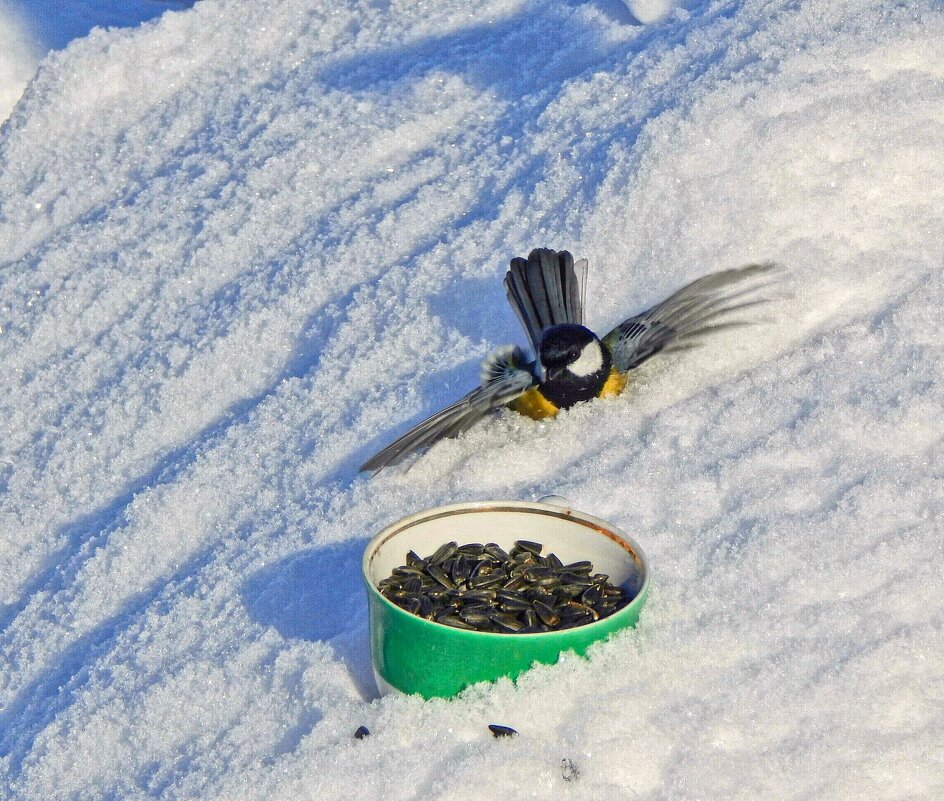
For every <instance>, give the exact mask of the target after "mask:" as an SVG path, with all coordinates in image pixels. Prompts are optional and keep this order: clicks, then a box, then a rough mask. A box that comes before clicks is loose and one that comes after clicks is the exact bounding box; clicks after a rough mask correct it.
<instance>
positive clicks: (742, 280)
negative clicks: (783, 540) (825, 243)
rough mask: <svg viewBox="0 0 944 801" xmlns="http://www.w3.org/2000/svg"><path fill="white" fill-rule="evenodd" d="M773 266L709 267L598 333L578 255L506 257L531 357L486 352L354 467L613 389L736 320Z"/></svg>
mask: <svg viewBox="0 0 944 801" xmlns="http://www.w3.org/2000/svg"><path fill="white" fill-rule="evenodd" d="M772 267H773V265H771V264H750V265H747V266H746V267H740V268H737V269H733V270H722V271H720V272H716V273H710V274H709V275H706V276H703V277H702V278H699V279H697V280H696V281H693V282H692V283H690V284H687V285H686V286H684V287H682V288H681V289H679V290H678V291H677V292H675V293H673V294H672V295H670V296H669V297H668V298H666V299H665V300H664V301H662V302H661V303H658V304H656V305H655V306H653V307H651V308H650V309H647V310H646V311H644V312H642V313H640V314H637V315H635V316H633V317H630V318H629V319H627V320H625V321H624V322H622V323H620V324H619V325H618V326H616V328H614V329H613V330H612V331H610V332H609V333H608V334H606V335H605V336H603V337H602V338H601V337H598V336H597V335H596V334H595V333H594V332H593V331H591V330H590V329H589V328H586V327H585V326H584V325H583V312H584V298H585V294H586V273H587V262H586V260H584V259H581V260H580V261H579V262H576V263H575V262H574V259H573V257H572V256H571V254H570V253H568V252H567V251H566V250H562V251H559V252H558V251H554V250H549V249H546V248H539V249H535V250H533V251H531V253H530V254H529V256H528V258H527V259H523V258H514V259H512V260H511V264H510V267H509V269H508V273H507V274H506V275H505V290H506V293H507V296H508V301H509V303H510V304H511V307H512V309H513V310H514V311H515V313H516V314H517V315H518V318H519V320H520V321H521V324H522V326H523V327H524V330H525V333H526V334H527V335H528V339H529V344H530V346H531V351H532V353H533V354H534V358H533V359H529V358H528V357H527V356H526V354H525V352H524V351H523V350H522V349H521V348H520V347H518V346H517V345H513V346H512V345H506V346H503V347H500V348H497V349H496V350H494V351H492V352H491V353H490V354H489V355H488V356H487V357H486V358H485V360H484V361H483V362H482V367H481V385H480V386H479V387H477V388H476V389H474V390H472V391H471V392H470V393H468V394H467V395H466V396H465V397H463V398H460V399H459V400H458V401H456V402H455V403H453V404H452V405H450V406H448V407H446V408H445V409H443V410H441V411H439V412H437V413H436V414H434V415H433V416H432V417H429V418H428V419H426V420H424V421H423V422H421V423H420V424H419V425H417V426H414V427H413V428H412V429H410V430H409V431H407V432H406V433H405V434H404V435H402V436H401V437H400V438H399V439H397V440H396V441H394V442H393V443H391V444H390V445H388V446H387V447H386V448H384V449H383V450H381V451H380V452H379V453H377V454H376V455H375V456H373V457H371V459H369V460H368V461H367V462H365V463H364V465H363V466H362V467H361V470H379V469H381V468H383V467H386V466H387V465H391V464H396V463H397V462H399V461H401V460H402V459H403V458H404V457H406V456H407V455H408V454H409V453H411V452H413V451H416V450H421V449H424V448H427V447H429V446H430V445H432V444H433V443H434V442H436V441H438V440H440V439H442V438H445V437H452V436H455V435H457V434H459V433H461V432H462V431H465V430H466V429H468V428H469V427H470V426H472V425H473V424H474V423H475V422H477V421H478V420H479V419H481V418H482V417H483V416H484V415H485V414H487V413H488V412H489V411H491V410H492V409H495V408H499V407H501V406H507V407H509V408H511V409H513V410H514V411H516V412H519V413H520V414H523V415H527V416H528V417H532V418H534V419H538V420H540V419H543V418H547V417H553V416H555V415H556V414H557V413H558V412H559V411H560V410H561V409H568V408H570V407H571V406H574V405H575V404H577V403H582V402H585V401H588V400H592V399H593V398H602V397H610V396H613V395H618V394H619V393H620V392H622V391H623V388H624V387H625V386H626V383H627V381H628V378H629V375H628V374H629V372H630V371H631V370H633V369H635V368H636V367H638V366H639V365H640V364H642V363H643V362H644V361H646V360H647V359H649V358H651V357H652V356H654V355H656V354H657V353H665V352H670V351H677V350H685V349H688V348H692V347H696V346H698V345H699V344H701V343H700V340H701V339H702V338H703V337H705V336H707V335H708V334H711V333H714V332H717V331H721V330H724V329H726V328H730V327H732V326H736V325H744V324H745V323H744V321H743V320H737V319H733V318H732V317H731V314H732V313H733V312H735V311H740V310H743V309H746V308H748V307H750V306H754V305H756V304H758V303H763V302H764V300H765V299H764V298H762V297H759V296H758V295H757V294H756V293H757V290H758V289H759V288H760V285H758V284H757V283H756V281H755V280H754V279H757V278H758V277H759V276H761V275H763V274H764V273H766V272H768V271H769V270H770V269H771V268H772ZM736 284H739V285H740V286H738V288H737V289H736V290H735V291H730V289H731V287H733V286H734V285H736Z"/></svg>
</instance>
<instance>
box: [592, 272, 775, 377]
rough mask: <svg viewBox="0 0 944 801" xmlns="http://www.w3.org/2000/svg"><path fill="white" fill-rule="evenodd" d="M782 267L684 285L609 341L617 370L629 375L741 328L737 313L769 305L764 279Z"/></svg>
mask: <svg viewBox="0 0 944 801" xmlns="http://www.w3.org/2000/svg"><path fill="white" fill-rule="evenodd" d="M774 269H776V265H775V264H772V263H765V264H749V265H747V266H745V267H739V268H736V269H733V270H722V271H720V272H716V273H711V274H710V275H706V276H704V277H703V278H699V279H698V280H696V281H692V283H690V284H687V285H686V286H683V287H682V288H681V289H680V290H678V291H677V292H675V293H674V294H672V295H670V296H669V297H667V298H666V299H665V300H663V301H662V302H661V303H658V304H656V305H655V306H653V307H652V308H651V309H647V310H646V311H644V312H643V313H642V314H637V315H636V316H635V317H630V318H629V319H628V320H625V321H624V322H622V323H620V324H619V325H618V326H616V328H614V329H613V330H612V331H610V332H609V333H608V334H607V335H606V336H605V337H603V343H604V344H605V345H606V346H607V347H608V348H609V349H610V353H611V354H612V356H613V364H614V366H615V367H616V369H617V370H620V371H622V372H626V371H627V370H632V369H633V368H634V367H638V366H639V365H640V364H642V363H643V362H644V361H646V359H648V358H649V357H651V356H655V354H657V353H660V352H669V351H674V350H685V349H687V348H691V347H695V346H696V345H698V344H699V340H700V339H701V338H702V337H704V336H707V335H710V334H713V333H716V332H718V331H723V330H725V329H727V328H732V327H734V326H739V325H747V324H748V323H747V322H745V321H744V320H738V319H736V318H734V317H732V316H731V315H732V313H733V312H737V311H742V310H743V309H747V308H749V307H751V306H756V305H758V304H760V303H765V302H766V300H767V299H766V298H763V297H761V296H759V295H758V294H757V293H758V290H760V289H762V288H763V287H764V286H767V284H766V283H763V282H761V281H759V279H760V278H761V277H764V276H769V275H770V273H771V271H772V270H774Z"/></svg>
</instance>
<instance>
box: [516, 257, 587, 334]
mask: <svg viewBox="0 0 944 801" xmlns="http://www.w3.org/2000/svg"><path fill="white" fill-rule="evenodd" d="M586 287H587V260H586V259H581V260H580V261H578V262H577V263H576V264H575V263H574V257H573V256H571V255H570V253H568V252H567V251H566V250H561V251H556V250H549V249H548V248H536V249H534V250H532V251H531V253H530V254H528V258H527V259H522V258H520V257H519V258H514V259H512V260H511V265H510V266H509V268H508V273H507V274H506V275H505V291H506V293H507V295H508V302H509V303H510V304H511V308H512V309H514V310H515V314H517V315H518V319H519V320H521V325H522V326H523V327H524V330H525V333H527V335H528V339H529V340H530V342H531V348H532V349H533V351H534V352H535V353H537V352H538V345H539V343H540V341H541V331H543V330H544V329H545V328H547V327H548V326H551V325H557V324H559V323H577V324H578V325H582V324H583V304H584V299H585V293H586Z"/></svg>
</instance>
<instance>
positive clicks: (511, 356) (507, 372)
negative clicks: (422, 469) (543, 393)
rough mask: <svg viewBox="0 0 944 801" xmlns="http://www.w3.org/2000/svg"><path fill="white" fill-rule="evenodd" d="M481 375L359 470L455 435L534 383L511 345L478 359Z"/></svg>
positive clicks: (391, 461) (381, 465) (389, 462)
mask: <svg viewBox="0 0 944 801" xmlns="http://www.w3.org/2000/svg"><path fill="white" fill-rule="evenodd" d="M482 377H483V382H482V386H480V387H476V388H475V389H473V390H472V391H471V392H470V393H468V394H467V395H465V396H464V397H462V398H460V399H459V400H457V401H456V402H455V403H453V404H452V405H450V406H447V407H446V408H445V409H442V410H441V411H438V412H436V414H434V415H433V416H432V417H429V418H427V419H426V420H424V421H423V422H422V423H420V424H419V425H417V426H414V427H413V428H411V429H410V430H409V431H407V432H406V433H405V434H404V435H403V436H401V437H400V438H399V439H397V440H396V441H394V442H392V443H391V444H390V445H388V446H387V447H386V448H384V449H383V450H382V451H380V452H379V453H377V454H376V455H374V456H372V457H371V458H370V459H368V460H367V461H366V462H364V464H363V465H361V467H360V470H361V471H364V470H380V469H382V468H384V467H387V466H388V465H392V464H396V463H397V462H400V461H402V460H403V459H404V458H405V457H406V456H408V455H409V454H410V453H412V452H413V451H417V450H422V449H425V448H428V447H430V446H431V445H432V444H433V443H435V442H437V441H439V440H440V439H445V438H447V437H454V436H457V435H458V434H461V433H462V432H463V431H465V430H466V429H468V428H471V426H473V425H474V424H475V423H476V422H478V421H479V420H481V419H482V417H484V416H485V415H486V414H487V413H488V412H490V411H491V410H492V409H496V408H498V407H499V406H504V405H505V404H506V403H509V402H510V401H513V400H514V399H515V398H517V397H518V396H519V395H521V394H522V393H523V392H524V391H525V390H527V389H528V388H529V387H531V386H533V385H534V383H535V379H534V376H533V374H532V372H531V369H530V365H528V364H526V363H525V359H524V354H522V353H521V350H520V348H517V347H511V346H509V347H507V348H500V349H499V350H497V351H495V352H494V353H492V354H491V355H490V356H489V357H488V358H486V360H485V361H484V362H483V363H482Z"/></svg>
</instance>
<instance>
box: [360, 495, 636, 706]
mask: <svg viewBox="0 0 944 801" xmlns="http://www.w3.org/2000/svg"><path fill="white" fill-rule="evenodd" d="M519 539H525V540H534V541H537V542H540V543H542V544H543V545H544V551H543V553H544V554H547V553H555V554H557V555H558V556H559V557H560V558H561V559H562V560H563V561H564V563H565V564H567V563H570V562H576V561H580V560H583V559H589V560H590V561H591V562H592V563H593V569H594V571H595V572H597V573H606V574H607V575H608V576H609V577H610V581H611V582H612V583H613V584H618V585H620V586H622V587H623V588H624V589H625V590H626V591H627V592H628V593H629V594H630V596H631V597H632V601H630V603H629V604H628V605H627V606H624V607H623V608H622V609H620V610H619V611H618V612H615V613H614V614H612V615H610V616H609V617H606V618H603V619H602V620H599V621H597V622H595V623H588V624H586V625H584V626H578V627H576V628H572V629H564V630H562V631H552V632H544V633H540V634H493V633H491V632H478V631H468V630H465V629H458V628H453V627H452V626H446V625H444V624H442V623H434V622H432V621H429V620H425V619H423V618H421V617H418V616H416V615H412V614H410V613H409V612H407V611H405V610H403V609H401V608H400V607H398V606H396V605H395V604H393V603H391V602H390V601H388V600H387V599H386V598H384V597H383V596H382V595H381V594H380V591H379V590H378V589H377V584H378V583H379V582H380V581H381V580H382V579H384V578H386V577H387V576H389V575H390V573H391V571H392V570H393V569H394V568H395V567H399V566H400V565H402V564H405V563H406V554H407V551H410V550H412V551H415V552H416V553H418V554H420V556H428V555H429V554H431V553H433V552H434V551H435V550H436V549H437V548H439V546H440V545H442V544H443V543H446V542H450V541H453V540H455V541H456V542H458V543H459V544H460V545H462V544H464V543H468V542H480V543H486V542H496V543H498V544H499V545H500V546H501V547H502V548H504V549H506V550H507V549H509V548H511V546H512V545H513V544H514V542H515V540H519ZM363 572H364V581H365V583H366V585H367V597H368V607H369V610H370V650H371V659H372V661H373V666H374V675H375V676H376V678H377V686H378V689H379V690H380V691H381V693H388V692H391V691H399V692H402V693H407V694H414V693H416V694H419V695H421V696H423V697H424V698H433V697H449V696H453V695H456V694H457V693H459V692H460V691H462V690H463V689H464V688H466V687H468V686H469V685H471V684H475V683H477V682H480V681H494V680H495V679H498V678H501V677H502V676H508V677H510V678H512V679H514V678H516V677H517V676H518V675H519V674H521V673H522V672H523V671H525V670H527V669H528V668H530V667H531V666H532V665H533V664H534V663H535V662H539V663H543V664H553V663H554V662H557V660H558V659H559V657H560V654H561V653H562V652H564V651H575V652H576V653H578V654H581V655H583V654H584V653H585V652H586V650H587V648H588V647H589V646H590V645H591V644H592V643H594V642H597V641H598V640H602V639H605V638H606V637H608V636H609V635H610V634H611V633H613V632H614V631H617V630H619V629H623V628H627V627H629V626H635V625H636V622H637V621H638V619H639V612H640V609H641V608H642V605H643V603H644V602H645V600H646V594H647V593H648V590H649V566H648V562H647V561H646V557H645V555H644V554H643V552H642V549H641V548H640V547H639V545H637V544H636V543H635V542H634V541H633V540H632V539H630V538H629V537H628V536H626V534H624V533H623V532H621V531H620V530H619V529H618V528H616V527H615V526H613V525H611V524H609V523H607V522H606V521H604V520H599V519H598V518H595V517H591V516H590V515H585V514H582V513H580V512H575V511H573V510H570V509H567V508H565V507H560V506H551V505H549V504H545V503H524V502H518V501H484V502H478V503H460V504H454V505H452V506H441V507H438V508H436V509H428V510H426V511H424V512H420V513H419V514H415V515H411V516H409V517H405V518H403V519H402V520H400V521H398V522H396V523H394V524H393V525H391V526H388V527H387V528H385V529H384V530H383V531H381V532H380V533H379V534H378V535H377V536H376V537H374V538H373V539H372V540H371V541H370V543H369V544H368V545H367V549H366V550H365V551H364V561H363Z"/></svg>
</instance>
